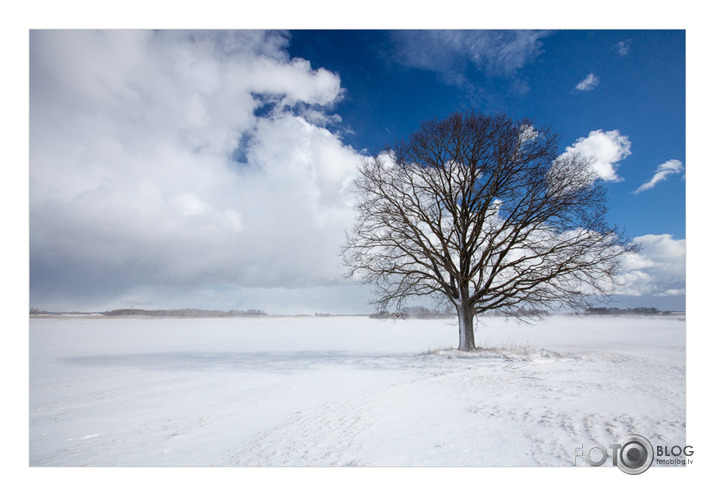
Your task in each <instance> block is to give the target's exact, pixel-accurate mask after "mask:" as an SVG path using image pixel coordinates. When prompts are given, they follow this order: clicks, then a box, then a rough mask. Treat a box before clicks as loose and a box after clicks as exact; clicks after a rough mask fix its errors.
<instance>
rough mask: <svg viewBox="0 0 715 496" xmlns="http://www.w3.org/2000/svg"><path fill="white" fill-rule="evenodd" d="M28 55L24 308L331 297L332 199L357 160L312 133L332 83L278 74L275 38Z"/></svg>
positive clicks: (118, 44)
mask: <svg viewBox="0 0 715 496" xmlns="http://www.w3.org/2000/svg"><path fill="white" fill-rule="evenodd" d="M30 41H31V42H30V70H31V79H30V252H31V253H30V256H31V267H30V268H31V292H32V295H31V297H32V298H33V299H35V300H38V301H37V303H38V304H41V303H42V302H48V301H51V300H52V298H54V297H57V296H58V295H62V297H63V298H70V297H71V296H72V295H74V296H75V297H76V299H78V298H79V299H81V298H98V297H100V296H106V297H107V298H108V297H110V296H113V297H116V296H117V295H128V294H133V293H137V292H140V293H142V294H144V293H146V288H151V287H154V286H156V287H160V286H163V287H172V288H174V290H177V288H181V287H185V288H187V291H188V290H189V289H188V288H191V289H190V290H191V291H196V288H197V287H206V288H210V287H216V286H220V285H235V286H236V287H258V286H261V287H267V288H271V287H283V288H296V287H301V286H307V285H316V284H322V285H328V286H329V285H331V284H339V283H340V281H341V278H340V273H341V270H342V268H341V266H340V259H339V257H338V256H337V252H338V250H339V245H340V243H341V242H342V239H343V230H344V228H345V226H347V225H349V224H350V223H351V220H352V215H353V214H352V209H351V208H350V204H349V201H350V200H349V197H348V194H347V192H346V186H347V184H348V183H349V182H350V180H351V178H352V177H353V175H354V173H355V170H356V167H357V165H358V163H359V161H360V158H361V157H360V155H359V154H358V153H357V152H355V151H354V150H353V149H351V148H350V147H346V146H344V145H343V144H342V143H341V141H340V139H339V137H338V136H337V135H336V134H333V133H331V132H330V131H329V130H328V129H327V128H326V127H325V126H326V124H327V123H328V122H336V121H337V120H338V118H337V117H336V116H332V115H331V114H330V109H331V107H332V106H333V105H334V104H335V103H336V102H337V101H339V99H340V98H341V95H342V91H343V90H342V88H341V85H340V79H339V77H338V76H337V75H336V74H333V73H331V72H328V71H326V70H324V69H315V68H312V67H311V65H310V63H309V62H308V61H305V60H302V59H290V58H289V57H288V55H287V51H286V47H287V43H288V39H287V37H286V35H284V34H281V33H274V32H259V31H236V32H224V31H220V32H171V31H159V32H151V31H122V30H113V31H84V30H83V31H33V32H32V33H31V40H30ZM138 288H144V289H142V290H141V291H140V290H139V289H138ZM149 292H150V291H149ZM120 300H121V298H120Z"/></svg>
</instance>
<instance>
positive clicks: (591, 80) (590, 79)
mask: <svg viewBox="0 0 715 496" xmlns="http://www.w3.org/2000/svg"><path fill="white" fill-rule="evenodd" d="M599 82H600V80H599V79H598V76H596V75H595V74H593V73H591V74H589V75H588V76H586V77H585V78H584V79H582V80H581V81H580V82H579V83H578V84H577V85H576V88H574V89H575V90H576V91H591V90H592V89H594V88H595V87H596V86H598V83H599Z"/></svg>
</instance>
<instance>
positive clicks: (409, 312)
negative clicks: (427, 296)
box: [370, 307, 456, 319]
mask: <svg viewBox="0 0 715 496" xmlns="http://www.w3.org/2000/svg"><path fill="white" fill-rule="evenodd" d="M455 315H456V313H454V312H445V311H439V310H434V309H430V308H426V307H404V308H403V309H402V310H400V311H399V312H388V311H385V310H383V311H381V312H377V313H373V314H370V318H371V319H445V318H450V317H454V316H455Z"/></svg>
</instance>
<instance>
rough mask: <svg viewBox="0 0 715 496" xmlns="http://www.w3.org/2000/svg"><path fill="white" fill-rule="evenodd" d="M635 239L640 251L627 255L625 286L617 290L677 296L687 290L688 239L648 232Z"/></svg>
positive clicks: (621, 281) (625, 258) (636, 294)
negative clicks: (686, 254)
mask: <svg viewBox="0 0 715 496" xmlns="http://www.w3.org/2000/svg"><path fill="white" fill-rule="evenodd" d="M633 241H635V242H636V243H638V244H640V245H641V250H640V252H639V253H629V254H627V255H626V256H624V258H623V274H622V276H621V280H620V283H621V286H619V287H618V288H616V293H617V294H621V295H629V296H674V295H683V294H685V240H684V239H673V237H672V235H670V234H661V235H655V234H648V235H645V236H640V237H637V238H635V239H634V240H633Z"/></svg>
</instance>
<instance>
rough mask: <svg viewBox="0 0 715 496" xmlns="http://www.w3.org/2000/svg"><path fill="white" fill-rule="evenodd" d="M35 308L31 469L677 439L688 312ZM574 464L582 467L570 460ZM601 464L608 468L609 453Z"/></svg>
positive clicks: (545, 457)
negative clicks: (531, 318)
mask: <svg viewBox="0 0 715 496" xmlns="http://www.w3.org/2000/svg"><path fill="white" fill-rule="evenodd" d="M476 340H477V343H478V344H479V345H481V346H483V347H488V348H491V349H490V350H489V351H485V352H482V353H476V354H472V355H466V354H462V353H458V352H455V351H449V348H451V347H453V346H455V345H456V341H457V329H456V324H455V322H452V321H448V320H421V321H420V320H408V321H382V320H371V319H368V318H366V317H322V318H318V317H316V318H256V319H249V318H246V319H151V318H148V319H141V318H125V319H120V318H117V319H110V318H33V319H31V321H30V423H29V425H30V450H29V454H30V465H32V466H85V465H91V466H284V465H289V466H332V465H338V466H572V465H573V464H574V452H575V451H574V450H575V448H576V447H580V446H584V447H590V446H592V445H594V444H595V442H598V443H600V444H602V445H604V446H608V444H609V443H615V442H617V441H618V440H619V439H620V438H622V437H624V436H626V435H630V434H640V435H643V436H645V437H646V438H648V439H649V440H650V441H651V443H653V444H654V445H655V444H664V445H671V446H672V445H684V444H685V428H686V426H685V320H684V317H653V318H625V317H619V318H615V317H589V318H579V317H567V316H555V317H549V318H547V319H545V320H542V321H539V322H536V323H535V324H534V325H531V326H528V325H523V324H518V323H516V322H514V321H506V320H503V319H500V318H485V319H481V320H480V321H479V328H478V332H477V335H476ZM578 464H579V465H584V462H583V460H580V462H579V463H578ZM609 464H610V462H609Z"/></svg>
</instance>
